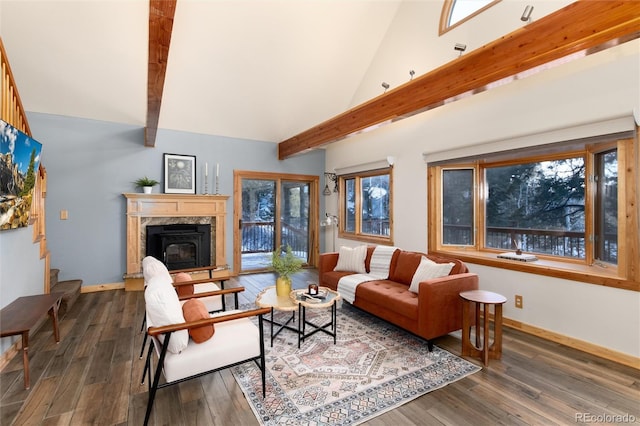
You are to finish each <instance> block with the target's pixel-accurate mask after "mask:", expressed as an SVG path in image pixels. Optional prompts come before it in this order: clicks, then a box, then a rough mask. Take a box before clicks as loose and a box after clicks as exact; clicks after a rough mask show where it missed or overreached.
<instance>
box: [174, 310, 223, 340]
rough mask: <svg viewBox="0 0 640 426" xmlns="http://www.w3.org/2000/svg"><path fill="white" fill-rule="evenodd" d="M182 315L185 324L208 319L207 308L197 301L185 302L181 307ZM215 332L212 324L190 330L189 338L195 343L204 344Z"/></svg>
mask: <svg viewBox="0 0 640 426" xmlns="http://www.w3.org/2000/svg"><path fill="white" fill-rule="evenodd" d="M182 314H183V315H184V320H185V321H186V322H190V321H197V320H201V319H207V318H210V316H209V311H207V307H206V306H205V305H204V303H202V302H201V301H200V300H198V299H190V300H187V301H186V302H185V303H184V305H182ZM215 331H216V330H215V328H214V326H213V324H209V325H205V326H202V327H198V328H190V329H189V336H190V337H191V339H193V341H194V342H196V343H204V342H206V341H207V340H209V339H211V338H212V337H213V333H215Z"/></svg>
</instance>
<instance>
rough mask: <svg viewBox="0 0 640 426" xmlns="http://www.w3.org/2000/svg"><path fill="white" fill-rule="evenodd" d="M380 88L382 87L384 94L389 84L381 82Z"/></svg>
mask: <svg viewBox="0 0 640 426" xmlns="http://www.w3.org/2000/svg"><path fill="white" fill-rule="evenodd" d="M382 87H384V92H383V93H386V91H387V89H388V88H389V83H386V82H384V81H383V82H382Z"/></svg>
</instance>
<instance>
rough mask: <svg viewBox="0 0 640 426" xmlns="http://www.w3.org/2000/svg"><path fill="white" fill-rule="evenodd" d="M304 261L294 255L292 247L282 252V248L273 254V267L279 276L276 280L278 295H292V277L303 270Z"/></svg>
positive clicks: (288, 246)
mask: <svg viewBox="0 0 640 426" xmlns="http://www.w3.org/2000/svg"><path fill="white" fill-rule="evenodd" d="M303 263H304V262H303V260H302V259H300V258H298V257H296V256H295V255H294V254H293V250H292V249H291V246H290V245H288V244H287V248H286V250H285V251H284V253H283V252H282V246H280V247H278V248H277V249H275V250H274V251H273V252H271V267H272V268H273V270H274V271H276V273H277V274H278V278H277V279H276V294H277V295H278V296H289V293H291V275H293V274H295V273H296V272H298V271H300V269H302V264H303Z"/></svg>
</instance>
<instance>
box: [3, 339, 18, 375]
mask: <svg viewBox="0 0 640 426" xmlns="http://www.w3.org/2000/svg"><path fill="white" fill-rule="evenodd" d="M21 347H22V339H20V336H18V340H16V341H15V342H13V345H11V346H9V349H7V350H6V351H4V352H3V353H2V356H0V371H2V370H4V367H6V366H7V364H9V361H11V360H12V359H13V357H14V356H16V355H17V354H18V352H20V351H21V350H22V348H21Z"/></svg>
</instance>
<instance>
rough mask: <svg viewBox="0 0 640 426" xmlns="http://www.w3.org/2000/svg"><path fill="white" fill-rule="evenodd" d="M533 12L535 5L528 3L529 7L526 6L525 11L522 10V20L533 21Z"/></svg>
mask: <svg viewBox="0 0 640 426" xmlns="http://www.w3.org/2000/svg"><path fill="white" fill-rule="evenodd" d="M531 12H533V6H531V5H530V4H528V5H527V7H525V8H524V12H522V16H521V17H520V20H521V21H523V22H531Z"/></svg>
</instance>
